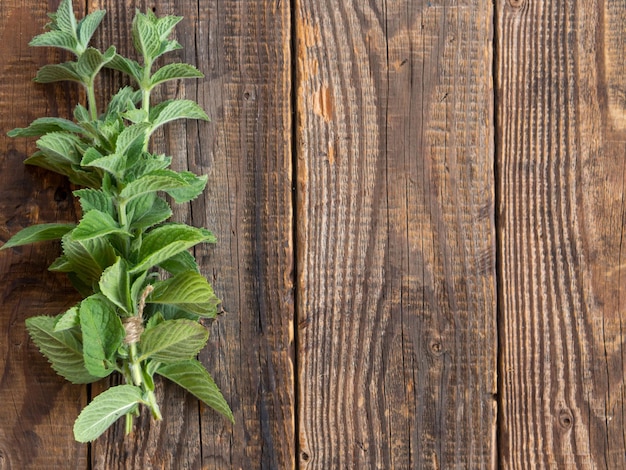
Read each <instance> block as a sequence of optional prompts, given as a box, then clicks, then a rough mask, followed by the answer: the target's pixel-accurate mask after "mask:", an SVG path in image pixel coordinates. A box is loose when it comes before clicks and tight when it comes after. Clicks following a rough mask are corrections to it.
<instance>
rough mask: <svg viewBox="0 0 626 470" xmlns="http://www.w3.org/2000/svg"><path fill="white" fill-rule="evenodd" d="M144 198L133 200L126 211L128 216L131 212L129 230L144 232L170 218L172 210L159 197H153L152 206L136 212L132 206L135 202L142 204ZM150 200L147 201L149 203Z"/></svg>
mask: <svg viewBox="0 0 626 470" xmlns="http://www.w3.org/2000/svg"><path fill="white" fill-rule="evenodd" d="M143 199H144V198H136V199H134V200H133V201H132V202H131V203H130V204H129V206H133V207H129V208H128V210H127V213H128V214H130V213H131V212H132V214H133V215H132V217H129V219H130V221H131V222H130V228H131V230H137V229H139V230H145V229H147V228H149V227H152V226H154V225H157V224H160V223H161V222H164V221H166V220H167V219H169V218H170V217H171V216H172V209H171V208H170V205H169V204H168V203H167V201H165V200H163V199H162V198H160V197H154V200H153V202H152V206H151V207H150V208H149V209H147V210H144V211H140V210H137V209H138V208H136V207H135V206H134V203H135V202H139V201H141V202H143ZM149 201H150V200H148V202H149Z"/></svg>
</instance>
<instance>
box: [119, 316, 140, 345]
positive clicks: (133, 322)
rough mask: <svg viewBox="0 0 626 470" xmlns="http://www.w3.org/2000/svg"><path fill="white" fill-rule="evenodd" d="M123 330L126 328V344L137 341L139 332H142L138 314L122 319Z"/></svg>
mask: <svg viewBox="0 0 626 470" xmlns="http://www.w3.org/2000/svg"><path fill="white" fill-rule="evenodd" d="M123 323H124V330H126V336H125V338H124V342H125V343H126V344H135V343H137V342H139V338H141V333H143V320H142V318H141V317H140V316H133V317H130V318H125V319H124V322H123Z"/></svg>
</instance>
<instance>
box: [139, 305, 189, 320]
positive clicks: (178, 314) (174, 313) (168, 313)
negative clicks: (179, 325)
mask: <svg viewBox="0 0 626 470" xmlns="http://www.w3.org/2000/svg"><path fill="white" fill-rule="evenodd" d="M148 308H149V309H150V311H158V312H160V313H161V315H163V318H164V319H165V320H180V319H185V320H192V321H194V322H198V321H200V316H199V315H196V314H195V313H191V312H188V311H187V310H182V309H180V308H178V307H175V306H174V305H166V304H148V306H147V307H146V309H148Z"/></svg>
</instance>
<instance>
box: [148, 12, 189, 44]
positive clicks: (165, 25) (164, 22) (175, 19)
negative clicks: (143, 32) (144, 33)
mask: <svg viewBox="0 0 626 470" xmlns="http://www.w3.org/2000/svg"><path fill="white" fill-rule="evenodd" d="M182 19H183V17H182V16H173V15H167V16H164V17H162V18H156V17H155V18H153V20H152V21H153V22H154V23H155V24H156V30H157V34H158V35H159V39H160V40H161V41H163V42H165V41H166V40H167V38H168V37H169V35H170V34H172V31H173V30H174V27H175V26H176V25H177V24H178V23H180V22H181V21H182Z"/></svg>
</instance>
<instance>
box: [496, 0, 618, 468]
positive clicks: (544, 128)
mask: <svg viewBox="0 0 626 470" xmlns="http://www.w3.org/2000/svg"><path fill="white" fill-rule="evenodd" d="M497 10H498V15H497V36H498V40H497V47H498V60H497V81H498V86H497V95H496V96H497V102H498V118H497V119H498V129H499V132H498V143H497V148H498V153H497V161H498V171H497V180H498V184H499V191H498V194H499V198H498V211H499V219H498V220H499V222H498V234H499V240H500V244H499V252H500V255H501V256H500V265H501V267H502V269H501V273H500V275H501V283H500V285H501V290H500V302H501V322H500V333H501V335H500V342H501V357H500V364H501V369H500V374H501V390H502V396H501V400H502V401H501V420H500V429H499V431H500V432H499V434H500V436H501V440H500V442H501V446H500V451H501V465H502V467H503V468H520V469H521V468H607V469H608V468H610V469H612V468H624V466H626V452H625V451H626V434H625V429H626V428H625V424H626V422H625V418H626V411H625V410H626V407H625V401H624V372H625V366H624V336H623V334H624V333H623V318H624V305H625V303H624V301H625V300H626V299H625V294H626V291H625V289H624V288H623V286H622V280H621V273H622V271H623V267H624V261H623V259H624V253H623V252H622V251H623V250H622V241H623V236H624V209H625V207H624V201H625V199H624V195H625V194H624V189H625V177H626V164H625V160H624V150H625V138H626V129H625V128H624V122H626V121H624V117H625V116H626V113H625V111H626V106H625V105H624V101H623V96H624V90H625V89H626V78H625V77H626V76H625V74H624V72H625V70H624V59H623V57H624V55H623V50H624V44H625V39H626V37H625V34H626V31H625V28H624V18H626V5H625V4H624V3H623V2H616V1H611V0H606V1H605V0H597V1H591V2H582V1H571V0H570V1H564V2H541V1H530V0H527V1H525V0H523V1H515V2H514V1H509V2H505V1H500V2H498V8H497Z"/></svg>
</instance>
